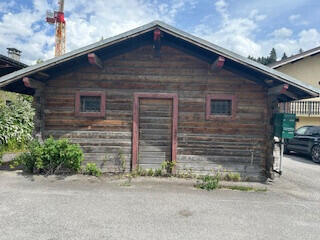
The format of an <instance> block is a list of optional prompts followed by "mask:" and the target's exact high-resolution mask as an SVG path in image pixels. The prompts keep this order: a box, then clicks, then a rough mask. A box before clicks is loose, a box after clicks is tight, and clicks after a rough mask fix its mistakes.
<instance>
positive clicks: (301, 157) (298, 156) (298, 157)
mask: <svg viewBox="0 0 320 240" xmlns="http://www.w3.org/2000/svg"><path fill="white" fill-rule="evenodd" d="M284 156H285V157H290V159H291V160H294V161H297V162H301V163H307V164H310V165H316V166H320V164H318V163H314V162H313V161H312V159H311V157H310V156H308V155H306V154H302V153H290V154H285V155H284Z"/></svg>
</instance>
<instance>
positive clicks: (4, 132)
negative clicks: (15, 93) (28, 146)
mask: <svg viewBox="0 0 320 240" xmlns="http://www.w3.org/2000/svg"><path fill="white" fill-rule="evenodd" d="M33 115H34V109H33V108H32V107H31V102H30V100H28V99H27V98H26V97H23V96H19V97H18V98H17V100H16V101H13V102H12V104H10V105H5V104H1V105H0V144H2V145H3V146H6V145H8V144H9V141H10V140H11V141H12V142H11V143H13V142H15V143H18V144H22V143H27V142H29V141H31V140H32V130H33V125H34V124H33Z"/></svg>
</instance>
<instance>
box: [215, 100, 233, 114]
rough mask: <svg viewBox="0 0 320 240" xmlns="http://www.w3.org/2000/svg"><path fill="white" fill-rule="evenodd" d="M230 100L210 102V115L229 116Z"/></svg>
mask: <svg viewBox="0 0 320 240" xmlns="http://www.w3.org/2000/svg"><path fill="white" fill-rule="evenodd" d="M231 108H232V101H231V100H218V99H212V100H211V114H215V115H231Z"/></svg>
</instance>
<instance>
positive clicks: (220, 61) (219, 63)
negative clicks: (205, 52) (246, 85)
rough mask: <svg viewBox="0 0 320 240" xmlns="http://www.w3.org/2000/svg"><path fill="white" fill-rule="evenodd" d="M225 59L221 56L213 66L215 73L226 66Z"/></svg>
mask: <svg viewBox="0 0 320 240" xmlns="http://www.w3.org/2000/svg"><path fill="white" fill-rule="evenodd" d="M225 60H226V59H225V58H224V57H222V56H219V57H218V58H217V59H216V60H215V61H214V62H213V63H212V64H211V70H212V71H213V72H219V71H220V70H221V69H222V68H223V65H224V62H225Z"/></svg>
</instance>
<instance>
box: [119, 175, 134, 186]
mask: <svg viewBox="0 0 320 240" xmlns="http://www.w3.org/2000/svg"><path fill="white" fill-rule="evenodd" d="M131 180H132V176H131V175H129V176H128V179H127V181H125V182H123V183H121V184H120V186H122V187H130V186H131Z"/></svg>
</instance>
